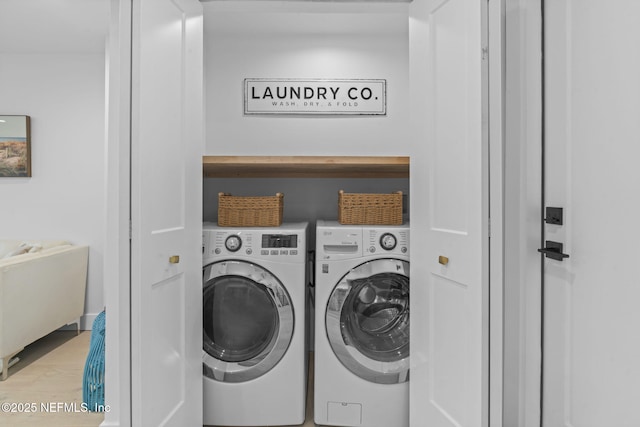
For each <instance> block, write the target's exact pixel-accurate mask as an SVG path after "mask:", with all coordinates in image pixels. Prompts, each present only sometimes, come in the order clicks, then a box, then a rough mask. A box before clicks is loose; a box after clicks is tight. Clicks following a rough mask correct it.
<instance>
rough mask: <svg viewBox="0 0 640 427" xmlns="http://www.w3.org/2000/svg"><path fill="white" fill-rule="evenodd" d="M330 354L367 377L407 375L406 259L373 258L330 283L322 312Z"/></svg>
mask: <svg viewBox="0 0 640 427" xmlns="http://www.w3.org/2000/svg"><path fill="white" fill-rule="evenodd" d="M325 320H326V327H327V337H328V338H329V342H330V344H331V348H332V349H333V352H334V353H335V355H336V356H337V357H338V359H339V360H340V362H342V364H343V365H344V366H345V367H346V368H347V369H349V370H350V371H351V372H353V373H354V374H356V375H357V376H359V377H360V378H363V379H365V380H367V381H371V382H374V383H379V384H396V383H401V382H405V381H407V380H408V379H409V263H408V262H406V261H401V260H397V259H377V260H373V261H369V262H366V263H364V264H361V265H359V266H357V267H356V268H354V269H352V270H351V271H349V272H348V273H347V274H346V275H345V276H343V277H342V279H340V282H339V283H338V284H337V285H336V287H335V288H334V290H333V292H332V293H331V296H330V298H329V302H328V304H327V311H326V319H325Z"/></svg>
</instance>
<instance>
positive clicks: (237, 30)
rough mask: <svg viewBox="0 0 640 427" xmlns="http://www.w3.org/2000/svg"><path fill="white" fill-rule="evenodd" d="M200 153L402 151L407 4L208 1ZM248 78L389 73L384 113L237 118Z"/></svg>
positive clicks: (406, 94) (405, 139)
mask: <svg viewBox="0 0 640 427" xmlns="http://www.w3.org/2000/svg"><path fill="white" fill-rule="evenodd" d="M204 8H205V85H206V110H207V111H206V135H207V142H206V154H209V155H401V154H404V155H406V153H407V152H408V147H409V145H410V143H409V88H410V85H409V38H408V37H409V35H408V14H407V11H408V6H407V5H406V4H382V3H378V4H371V3H350V4H340V3H335V2H331V3H317V2H300V3H291V2H235V3H234V2H208V3H204ZM245 78H329V79H330V78H340V79H386V80H387V115H386V116H333V117H326V116H322V117H321V116H304V117H302V116H296V117H291V116H288V117H285V116H275V117H274V116H267V117H263V116H243V80H244V79H245Z"/></svg>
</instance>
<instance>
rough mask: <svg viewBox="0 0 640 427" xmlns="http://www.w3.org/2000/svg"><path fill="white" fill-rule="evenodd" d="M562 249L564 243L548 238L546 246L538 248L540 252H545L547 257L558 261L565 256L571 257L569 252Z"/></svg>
mask: <svg viewBox="0 0 640 427" xmlns="http://www.w3.org/2000/svg"><path fill="white" fill-rule="evenodd" d="M562 249H563V245H562V243H560V242H553V241H551V240H547V241H546V242H545V247H544V248H542V249H538V252H540V253H541V254H544V255H545V256H546V257H547V258H551V259H555V260H556V261H562V260H563V259H565V258H569V254H565V253H562Z"/></svg>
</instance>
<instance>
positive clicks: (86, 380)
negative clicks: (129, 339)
mask: <svg viewBox="0 0 640 427" xmlns="http://www.w3.org/2000/svg"><path fill="white" fill-rule="evenodd" d="M105 315H106V314H105V312H104V311H102V312H101V313H100V314H98V316H96V318H95V320H94V321H93V326H92V328H91V341H90V343H89V354H88V355H87V362H86V364H85V365H84V377H83V381H82V401H83V402H84V404H85V405H86V406H87V409H88V410H89V411H91V412H104V335H105Z"/></svg>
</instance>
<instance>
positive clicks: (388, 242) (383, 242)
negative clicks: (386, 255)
mask: <svg viewBox="0 0 640 427" xmlns="http://www.w3.org/2000/svg"><path fill="white" fill-rule="evenodd" d="M397 243H398V242H397V240H396V236H394V235H393V234H391V233H384V234H383V235H382V236H381V237H380V246H382V249H385V250H387V251H390V250H391V249H393V248H395V247H396V244H397Z"/></svg>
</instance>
